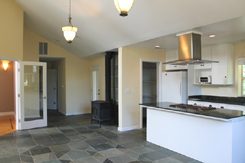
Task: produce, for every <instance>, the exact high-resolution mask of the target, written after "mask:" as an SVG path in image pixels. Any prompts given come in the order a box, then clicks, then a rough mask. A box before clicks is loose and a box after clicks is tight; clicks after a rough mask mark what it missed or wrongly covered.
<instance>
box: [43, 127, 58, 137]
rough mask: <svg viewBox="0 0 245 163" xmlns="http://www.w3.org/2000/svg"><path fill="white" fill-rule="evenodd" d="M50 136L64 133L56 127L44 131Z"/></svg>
mask: <svg viewBox="0 0 245 163" xmlns="http://www.w3.org/2000/svg"><path fill="white" fill-rule="evenodd" d="M43 130H44V131H45V132H46V133H47V134H49V135H56V134H61V133H62V132H61V131H60V130H59V129H57V128H56V127H52V128H46V129H43Z"/></svg>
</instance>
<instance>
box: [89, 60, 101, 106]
mask: <svg viewBox="0 0 245 163" xmlns="http://www.w3.org/2000/svg"><path fill="white" fill-rule="evenodd" d="M97 70H98V73H99V75H98V76H99V78H98V83H99V89H100V65H93V66H91V73H90V74H91V101H92V100H93V71H97ZM100 92H101V90H100Z"/></svg>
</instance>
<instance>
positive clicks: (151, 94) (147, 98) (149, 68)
mask: <svg viewBox="0 0 245 163" xmlns="http://www.w3.org/2000/svg"><path fill="white" fill-rule="evenodd" d="M161 72H162V61H152V60H141V83H140V84H141V93H140V94H141V103H156V102H159V101H160V99H161V97H160V96H161V93H160V90H161V85H160V83H161ZM140 117H141V118H140V119H141V128H146V127H147V108H146V107H141V115H140Z"/></svg>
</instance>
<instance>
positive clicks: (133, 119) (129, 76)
mask: <svg viewBox="0 0 245 163" xmlns="http://www.w3.org/2000/svg"><path fill="white" fill-rule="evenodd" d="M140 59H145V60H162V61H165V51H164V50H156V49H137V48H128V47H121V48H119V52H118V61H119V63H118V73H119V77H118V81H119V82H118V87H119V130H122V131H123V130H128V129H133V128H139V127H140V122H141V119H140V105H139V103H140V99H141V97H140V85H141V84H140V82H141V81H140ZM126 89H129V93H128V94H126V93H125V90H126Z"/></svg>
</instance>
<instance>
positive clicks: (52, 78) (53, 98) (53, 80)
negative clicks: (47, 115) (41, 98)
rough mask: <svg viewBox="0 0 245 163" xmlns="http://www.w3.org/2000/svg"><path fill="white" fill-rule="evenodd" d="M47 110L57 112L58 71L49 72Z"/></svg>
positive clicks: (51, 70) (50, 70) (49, 70)
mask: <svg viewBox="0 0 245 163" xmlns="http://www.w3.org/2000/svg"><path fill="white" fill-rule="evenodd" d="M47 93H48V94H47V102H48V103H47V108H48V109H52V110H57V70H56V69H48V70H47Z"/></svg>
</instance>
